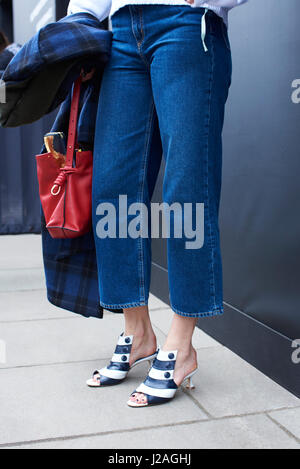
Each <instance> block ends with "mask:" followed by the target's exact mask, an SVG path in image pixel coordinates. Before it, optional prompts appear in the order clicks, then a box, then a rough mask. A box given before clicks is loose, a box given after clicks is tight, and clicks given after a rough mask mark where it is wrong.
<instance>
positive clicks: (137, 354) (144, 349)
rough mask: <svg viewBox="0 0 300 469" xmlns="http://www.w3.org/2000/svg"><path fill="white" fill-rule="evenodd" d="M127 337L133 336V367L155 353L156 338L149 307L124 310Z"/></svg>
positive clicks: (131, 361) (131, 360)
mask: <svg viewBox="0 0 300 469" xmlns="http://www.w3.org/2000/svg"><path fill="white" fill-rule="evenodd" d="M124 316H125V335H133V342H132V348H131V354H130V362H129V364H130V365H131V364H132V363H134V362H135V361H136V360H138V359H139V358H142V357H147V356H149V355H152V354H153V353H155V351H156V349H157V343H156V337H155V334H154V331H153V328H152V324H151V321H150V317H149V310H148V306H140V307H137V308H126V309H124Z"/></svg>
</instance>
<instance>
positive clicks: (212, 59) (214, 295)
mask: <svg viewBox="0 0 300 469" xmlns="http://www.w3.org/2000/svg"><path fill="white" fill-rule="evenodd" d="M210 38H211V40H210V43H211V73H210V80H209V85H210V90H209V97H208V119H207V130H208V133H207V155H206V177H207V184H206V195H207V210H208V225H209V236H210V249H211V265H210V270H211V274H212V279H211V290H212V295H213V301H214V307H215V308H216V286H215V271H214V243H213V238H212V226H211V210H210V194H209V140H210V123H211V101H212V89H213V75H214V68H215V54H214V42H213V38H212V36H210Z"/></svg>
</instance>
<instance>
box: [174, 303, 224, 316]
mask: <svg viewBox="0 0 300 469" xmlns="http://www.w3.org/2000/svg"><path fill="white" fill-rule="evenodd" d="M171 308H172V310H173V311H174V313H176V314H178V315H179V316H183V317H186V318H208V317H212V316H220V315H222V314H224V308H223V307H222V306H221V307H219V308H218V307H217V306H216V307H215V308H213V309H212V310H209V311H206V312H199V313H185V312H183V311H180V310H179V309H177V308H175V306H172V305H171Z"/></svg>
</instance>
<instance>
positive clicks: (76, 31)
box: [0, 13, 112, 127]
mask: <svg viewBox="0 0 300 469" xmlns="http://www.w3.org/2000/svg"><path fill="white" fill-rule="evenodd" d="M111 39H112V33H111V31H105V30H103V29H101V23H100V22H99V21H98V20H97V18H95V17H94V16H92V15H90V14H89V13H76V14H74V15H70V16H66V17H65V18H62V19H61V20H60V21H58V22H56V23H50V24H48V25H46V26H44V27H43V28H41V29H40V30H39V31H38V33H37V34H36V35H34V36H33V37H32V38H31V39H30V40H29V41H28V42H27V43H26V44H25V45H24V46H23V47H22V48H21V50H20V51H19V52H18V53H17V54H16V55H15V56H14V58H13V59H12V60H11V61H10V62H9V64H8V66H7V67H6V69H5V71H4V73H3V75H2V80H3V82H2V83H1V87H5V94H6V100H5V101H6V102H4V103H2V102H1V103H0V125H1V126H2V127H16V126H20V125H24V124H29V123H31V122H34V121H36V120H38V119H40V118H41V117H42V116H44V115H45V114H47V113H49V112H51V111H53V110H54V109H55V108H56V107H57V106H58V105H59V104H61V103H62V102H63V101H64V100H65V99H66V97H67V95H68V93H69V91H70V87H71V84H72V82H73V81H74V79H75V78H76V77H77V76H78V73H79V72H80V70H81V68H84V69H86V70H88V69H90V68H91V66H94V67H96V68H97V70H98V72H99V73H100V74H101V72H102V70H103V67H104V65H105V63H106V62H107V60H108V59H109V55H110V49H111ZM45 90H46V91H47V92H45ZM0 92H1V90H0ZM2 94H3V93H2Z"/></svg>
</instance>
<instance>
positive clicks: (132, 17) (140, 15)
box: [129, 5, 150, 69]
mask: <svg viewBox="0 0 300 469" xmlns="http://www.w3.org/2000/svg"><path fill="white" fill-rule="evenodd" d="M129 11H130V16H131V30H132V34H133V36H134V38H135V40H136V44H137V48H138V51H139V55H140V58H141V59H142V61H143V62H144V64H145V65H146V67H147V68H148V69H150V66H149V64H148V62H147V60H146V59H145V56H144V54H143V53H142V50H141V45H142V42H143V41H144V29H143V19H142V13H141V10H139V18H140V23H141V33H142V38H141V40H140V41H139V40H138V38H137V37H136V34H135V31H134V26H133V25H134V23H135V19H134V15H133V14H132V11H131V8H130V5H129Z"/></svg>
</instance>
